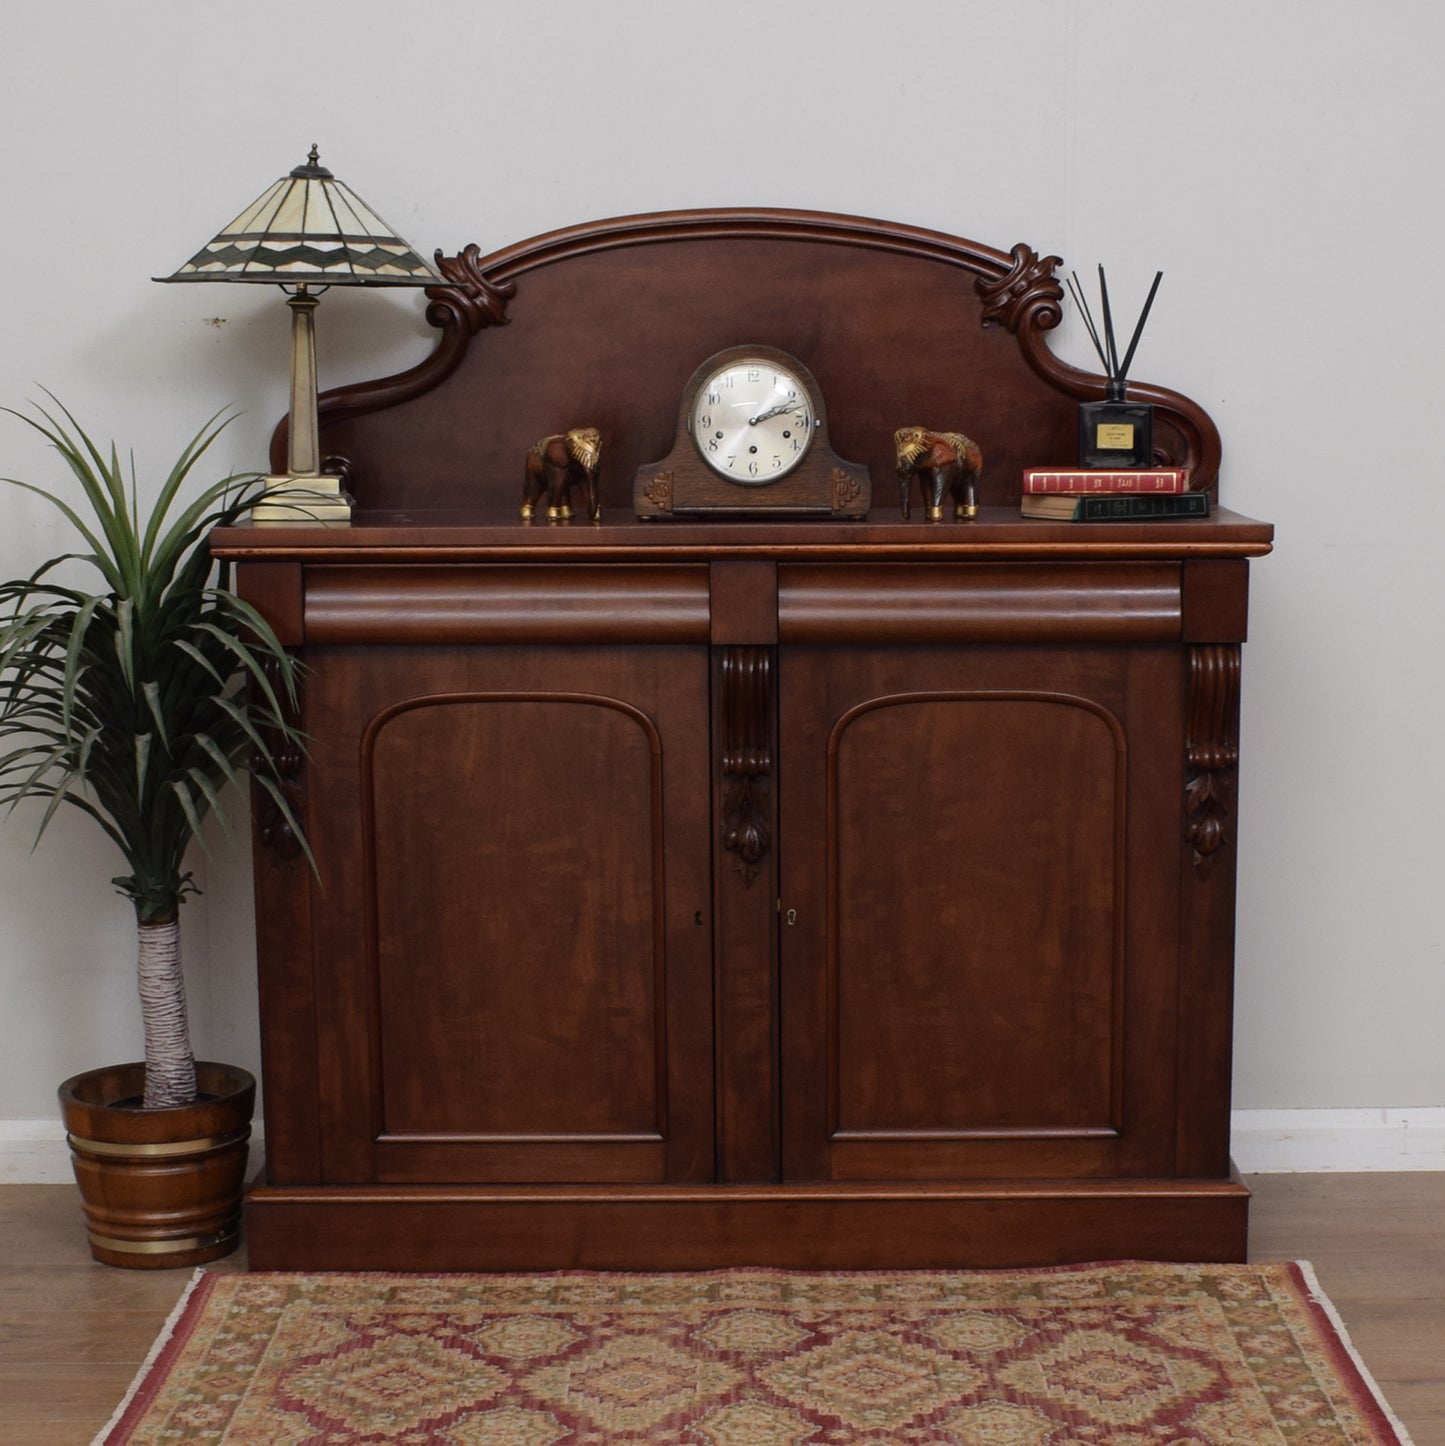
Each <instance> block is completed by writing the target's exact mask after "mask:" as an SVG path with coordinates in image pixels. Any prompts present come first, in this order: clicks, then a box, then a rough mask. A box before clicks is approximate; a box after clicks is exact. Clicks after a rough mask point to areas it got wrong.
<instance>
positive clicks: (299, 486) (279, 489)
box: [250, 473, 356, 527]
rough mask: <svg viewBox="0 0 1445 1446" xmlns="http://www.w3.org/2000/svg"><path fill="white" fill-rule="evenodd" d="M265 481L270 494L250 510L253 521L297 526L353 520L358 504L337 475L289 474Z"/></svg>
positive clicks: (268, 478)
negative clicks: (353, 513) (343, 489)
mask: <svg viewBox="0 0 1445 1446" xmlns="http://www.w3.org/2000/svg"><path fill="white" fill-rule="evenodd" d="M264 480H265V483H266V493H267V496H266V499H265V501H263V502H258V503H257V504H256V505H255V506H254V507H253V508H252V509H251V513H250V517H251V521H252V522H269V523H288V524H290V525H291V526H293V527H297V526H305V525H306V524H308V523H313V522H321V523H340V522H350V521H351V514H352V511H353V510H354V508H355V506H356V503H355V501H354V500H353V499H352V497H351V496H350V494H349V493H346V492H343V491H342V490H341V483H340V482H339V481H338V480H337V479H336V478H335V477H326V476H315V477H303V476H297V475H294V474H291V473H288V474H285V475H283V476H278V477H267V478H265V479H264Z"/></svg>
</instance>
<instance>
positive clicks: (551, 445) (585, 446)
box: [522, 427, 602, 522]
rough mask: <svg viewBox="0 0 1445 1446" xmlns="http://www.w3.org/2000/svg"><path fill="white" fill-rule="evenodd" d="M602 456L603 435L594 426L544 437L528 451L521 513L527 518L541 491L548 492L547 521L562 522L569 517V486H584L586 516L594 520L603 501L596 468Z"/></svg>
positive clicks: (539, 497)
mask: <svg viewBox="0 0 1445 1446" xmlns="http://www.w3.org/2000/svg"><path fill="white" fill-rule="evenodd" d="M601 457H602V436H601V434H600V433H599V432H598V430H597V428H596V427H573V428H572V430H571V431H570V432H558V433H556V434H555V435H553V436H551V437H543V438H542V440H541V441H540V442H538V443H537V444H536V445H535V446H534V447H533V448H532V450H531V451H530V452H528V453H527V462H526V467H525V470H524V471H523V473H522V516H523V518H525V519H527V520H528V521H530V520H531V517H532V513H533V511H534V509H535V508H536V505H537V503H538V501H539V500H540V499H541V496H542V494H543V493H544V492H545V493H546V494H547V520H548V521H549V522H565V521H566V520H567V519H569V518H570V517H571V516H572V488H573V486H574V484H576V483H578V482H582V483H584V484H585V485H586V488H587V516H588V517H589V518H590V519H591V520H592V521H593V522H597V521H600V520H601V517H602V503H601V502H600V501H599V500H598V496H597V468H598V465H599V463H600V461H601Z"/></svg>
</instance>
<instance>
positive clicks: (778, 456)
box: [773, 452, 783, 472]
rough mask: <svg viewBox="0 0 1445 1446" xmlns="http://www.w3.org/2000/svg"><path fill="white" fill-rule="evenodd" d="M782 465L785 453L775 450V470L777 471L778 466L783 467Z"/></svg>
mask: <svg viewBox="0 0 1445 1446" xmlns="http://www.w3.org/2000/svg"><path fill="white" fill-rule="evenodd" d="M782 465H783V454H782V453H781V452H774V453H773V471H774V472H776V471H777V470H778V468H779V467H781V466H782Z"/></svg>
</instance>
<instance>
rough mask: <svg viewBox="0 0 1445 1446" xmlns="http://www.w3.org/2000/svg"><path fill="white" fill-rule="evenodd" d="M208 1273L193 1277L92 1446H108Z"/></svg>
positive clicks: (202, 1272) (201, 1272) (199, 1272)
mask: <svg viewBox="0 0 1445 1446" xmlns="http://www.w3.org/2000/svg"><path fill="white" fill-rule="evenodd" d="M205 1274H206V1272H205V1271H204V1270H202V1269H200V1268H197V1269H196V1270H195V1271H194V1272H193V1273H192V1275H191V1278H190V1281H189V1282H188V1283H187V1285H186V1288H185V1289H184V1290H183V1291H182V1292H181V1298H180V1299H179V1300H178V1301H177V1302H176V1304H175V1308H174V1309H173V1310H172V1311H171V1313H170V1315H168V1316H167V1317H166V1323H165V1325H163V1326H162V1327H161V1333H160V1334H159V1335H158V1336H157V1337H156V1339H155V1344H154V1345H152V1346H151V1348H150V1352H149V1354H148V1355H147V1356H146V1358H145V1360H144V1361H142V1362H141V1367H140V1369H139V1370H138V1371H137V1372H136V1373H135V1379H134V1380H133V1381H132V1382H131V1383H130V1390H128V1391H127V1392H126V1393H125V1397H124V1399H123V1400H122V1401H121V1403H120V1405H118V1406H117V1407H116V1408H115V1410H114V1411H113V1412H112V1413H111V1418H110V1420H109V1421H107V1422H106V1423H105V1425H104V1426H102V1427H101V1430H100V1434H99V1435H98V1436H96V1437H95V1438H94V1440H92V1441H91V1443H90V1446H106V1443H107V1442H108V1441H109V1439H110V1433H111V1432H112V1431H114V1430H116V1429H117V1428H118V1427H119V1425H120V1423H121V1421H122V1420H123V1419H124V1418H125V1413H126V1412H127V1411H128V1410H129V1409H130V1403H131V1402H132V1401H133V1400H135V1397H136V1393H137V1392H138V1391H139V1390H140V1388H141V1386H142V1385H143V1384H144V1383H145V1379H146V1377H147V1376H148V1375H149V1374H150V1372H151V1368H152V1367H153V1366H154V1365H155V1363H156V1361H157V1360H158V1359H159V1357H160V1353H161V1352H162V1351H163V1350H165V1348H166V1346H167V1345H169V1344H170V1339H171V1336H173V1335H174V1334H175V1330H176V1327H177V1326H178V1325H179V1324H180V1320H181V1316H182V1314H183V1313H184V1312H185V1309H186V1305H187V1303H188V1302H189V1301H190V1298H191V1296H192V1294H193V1293H194V1292H195V1290H196V1287H197V1286H199V1285H200V1283H201V1281H202V1280H203V1279H204V1278H205Z"/></svg>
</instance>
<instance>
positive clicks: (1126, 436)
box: [1094, 422, 1134, 452]
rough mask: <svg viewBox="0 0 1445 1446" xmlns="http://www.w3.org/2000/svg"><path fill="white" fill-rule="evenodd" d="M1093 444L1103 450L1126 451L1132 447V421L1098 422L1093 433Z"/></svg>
mask: <svg viewBox="0 0 1445 1446" xmlns="http://www.w3.org/2000/svg"><path fill="white" fill-rule="evenodd" d="M1094 445H1095V446H1096V447H1098V448H1099V450H1100V451H1104V452H1128V451H1132V450H1133V447H1134V424H1133V423H1132V422H1100V423H1099V427H1098V430H1097V431H1096V432H1095V434H1094Z"/></svg>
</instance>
